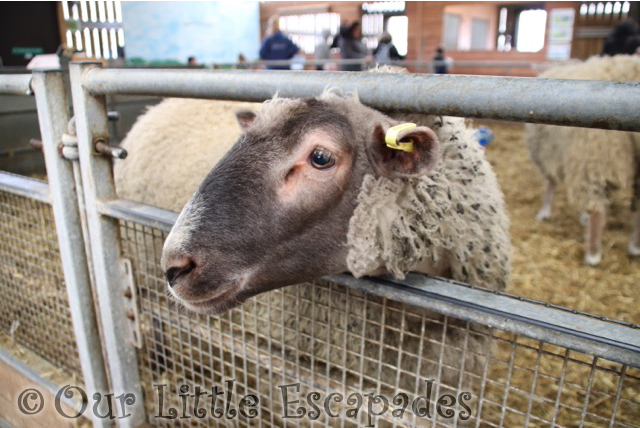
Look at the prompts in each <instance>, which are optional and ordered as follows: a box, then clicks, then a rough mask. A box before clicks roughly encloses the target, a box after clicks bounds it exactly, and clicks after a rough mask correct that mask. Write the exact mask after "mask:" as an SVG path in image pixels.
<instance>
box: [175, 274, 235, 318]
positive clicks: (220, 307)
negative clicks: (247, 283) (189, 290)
mask: <svg viewBox="0 0 640 428" xmlns="http://www.w3.org/2000/svg"><path fill="white" fill-rule="evenodd" d="M240 286H241V282H240V281H237V282H235V283H234V284H232V285H231V286H230V287H228V288H226V289H224V290H223V291H221V292H219V293H215V294H214V295H212V296H210V297H206V298H204V299H199V300H186V299H183V298H181V297H178V296H176V295H175V294H174V296H175V297H176V299H177V300H178V302H179V303H180V304H181V305H182V306H184V307H185V308H187V309H188V310H190V311H193V312H196V313H200V314H209V315H217V314H219V313H220V312H223V311H224V310H227V309H230V308H232V307H233V306H236V304H237V301H236V295H237V294H238V292H239V290H240Z"/></svg>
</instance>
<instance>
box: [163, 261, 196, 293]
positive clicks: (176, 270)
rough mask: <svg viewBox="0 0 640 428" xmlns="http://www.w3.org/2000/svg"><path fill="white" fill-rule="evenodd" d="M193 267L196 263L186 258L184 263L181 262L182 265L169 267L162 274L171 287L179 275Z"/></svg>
mask: <svg viewBox="0 0 640 428" xmlns="http://www.w3.org/2000/svg"><path fill="white" fill-rule="evenodd" d="M195 267H196V264H195V263H194V262H193V260H191V259H187V260H186V263H185V264H183V265H182V266H174V267H171V268H169V269H167V271H166V272H165V273H164V275H165V277H166V278H167V281H168V282H169V286H170V287H173V285H174V284H175V282H176V280H177V279H178V278H179V277H180V276H184V275H187V274H188V273H189V272H191V271H192V270H193V269H194V268H195Z"/></svg>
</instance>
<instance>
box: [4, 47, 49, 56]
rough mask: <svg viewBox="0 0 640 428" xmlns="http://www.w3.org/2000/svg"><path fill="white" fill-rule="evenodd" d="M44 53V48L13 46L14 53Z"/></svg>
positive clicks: (12, 52) (12, 51)
mask: <svg viewBox="0 0 640 428" xmlns="http://www.w3.org/2000/svg"><path fill="white" fill-rule="evenodd" d="M42 53H44V48H42V47H39V46H38V47H33V46H14V47H13V48H11V54H12V55H40V54H42Z"/></svg>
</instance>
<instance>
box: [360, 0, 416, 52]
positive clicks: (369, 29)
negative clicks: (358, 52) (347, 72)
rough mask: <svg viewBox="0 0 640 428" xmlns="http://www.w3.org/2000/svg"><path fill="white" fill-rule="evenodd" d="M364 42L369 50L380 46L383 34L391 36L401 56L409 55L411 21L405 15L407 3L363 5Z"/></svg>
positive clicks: (390, 2) (389, 2)
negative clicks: (408, 39) (408, 41)
mask: <svg viewBox="0 0 640 428" xmlns="http://www.w3.org/2000/svg"><path fill="white" fill-rule="evenodd" d="M362 12H363V14H362V41H363V43H364V44H365V46H367V48H369V49H374V48H375V47H376V46H378V40H379V39H380V36H381V35H382V33H384V32H387V33H389V34H390V35H391V39H392V40H393V44H394V46H395V47H396V49H397V50H398V53H399V54H400V55H406V54H407V46H408V44H407V38H408V34H409V19H408V18H407V16H406V15H405V14H404V13H405V2H403V1H388V2H376V3H363V4H362Z"/></svg>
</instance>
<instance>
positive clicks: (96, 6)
mask: <svg viewBox="0 0 640 428" xmlns="http://www.w3.org/2000/svg"><path fill="white" fill-rule="evenodd" d="M61 6H62V15H63V17H64V20H65V23H66V27H67V29H66V31H65V35H66V43H67V47H70V48H74V49H75V50H76V51H78V52H84V53H85V54H86V55H87V57H88V58H104V59H118V57H120V56H122V55H123V49H124V30H123V29H122V7H121V3H120V1H118V0H116V1H112V0H107V1H104V0H97V1H95V0H94V1H66V0H63V1H62V5H61Z"/></svg>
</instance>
